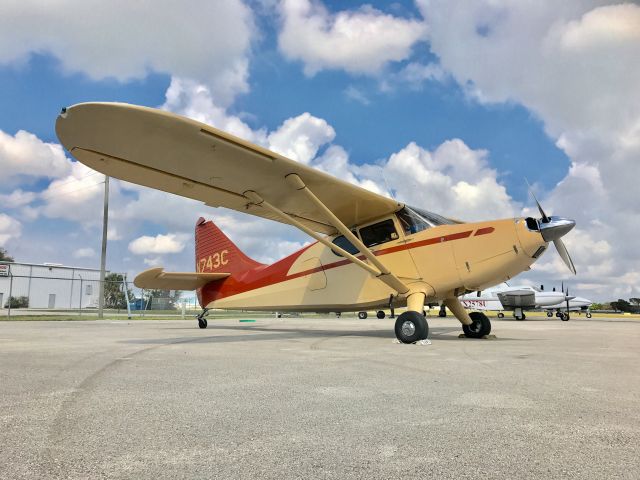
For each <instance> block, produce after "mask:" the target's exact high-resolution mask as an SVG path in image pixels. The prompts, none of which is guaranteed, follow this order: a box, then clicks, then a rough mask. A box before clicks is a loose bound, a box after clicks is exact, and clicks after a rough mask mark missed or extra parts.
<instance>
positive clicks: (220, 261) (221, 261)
mask: <svg viewBox="0 0 640 480" xmlns="http://www.w3.org/2000/svg"><path fill="white" fill-rule="evenodd" d="M195 243H196V272H228V273H231V274H232V275H233V274H237V273H242V272H245V271H247V270H251V269H253V268H256V267H260V266H262V265H263V264H262V263H259V262H256V261H255V260H253V259H251V258H249V257H247V256H246V255H245V254H244V253H242V251H241V250H240V249H239V248H238V247H237V246H236V245H235V244H234V243H233V242H232V241H231V240H230V239H229V237H227V236H226V235H225V234H224V233H223V232H222V230H220V229H219V228H218V227H217V226H216V225H215V224H214V223H213V222H212V221H211V220H209V221H206V220H205V219H204V218H202V217H200V218H199V219H198V221H197V223H196V231H195Z"/></svg>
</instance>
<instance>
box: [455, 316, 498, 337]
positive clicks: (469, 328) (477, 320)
mask: <svg viewBox="0 0 640 480" xmlns="http://www.w3.org/2000/svg"><path fill="white" fill-rule="evenodd" d="M469 316H470V317H471V320H472V321H473V323H472V324H471V325H462V331H463V332H464V335H465V337H468V338H482V337H484V336H485V335H489V334H490V333H491V321H490V320H489V317H487V316H486V315H485V314H484V313H482V312H471V313H470V314H469Z"/></svg>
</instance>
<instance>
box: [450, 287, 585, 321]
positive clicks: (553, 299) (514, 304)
mask: <svg viewBox="0 0 640 480" xmlns="http://www.w3.org/2000/svg"><path fill="white" fill-rule="evenodd" d="M570 298H573V297H570ZM460 300H461V301H462V305H464V307H465V308H470V309H475V310H492V311H497V312H500V313H498V317H499V318H502V317H504V314H503V313H502V311H503V310H507V311H512V312H513V316H514V317H515V318H516V319H518V320H524V319H525V318H527V316H526V314H525V313H524V312H525V310H534V309H538V308H546V307H550V306H551V305H557V304H558V303H560V302H566V300H567V296H566V295H565V294H564V293H563V292H556V291H551V292H548V291H547V292H545V291H544V290H543V289H542V288H538V287H532V286H529V285H518V286H510V285H509V284H508V283H506V282H505V283H501V284H500V285H496V286H495V287H490V288H487V289H485V290H482V291H477V292H473V293H468V294H466V295H463V296H462V297H460Z"/></svg>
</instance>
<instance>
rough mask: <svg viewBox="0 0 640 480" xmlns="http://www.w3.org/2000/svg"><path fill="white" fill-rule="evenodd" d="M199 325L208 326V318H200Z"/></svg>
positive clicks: (201, 326)
mask: <svg viewBox="0 0 640 480" xmlns="http://www.w3.org/2000/svg"><path fill="white" fill-rule="evenodd" d="M198 326H199V327H200V328H207V319H206V318H199V319H198Z"/></svg>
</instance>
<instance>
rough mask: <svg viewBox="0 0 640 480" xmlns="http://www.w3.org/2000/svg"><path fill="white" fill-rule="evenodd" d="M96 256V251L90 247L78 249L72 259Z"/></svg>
mask: <svg viewBox="0 0 640 480" xmlns="http://www.w3.org/2000/svg"><path fill="white" fill-rule="evenodd" d="M95 256H96V251H95V250H94V249H93V248H90V247H83V248H79V249H78V250H76V251H75V252H73V257H74V258H93V257H95Z"/></svg>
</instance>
